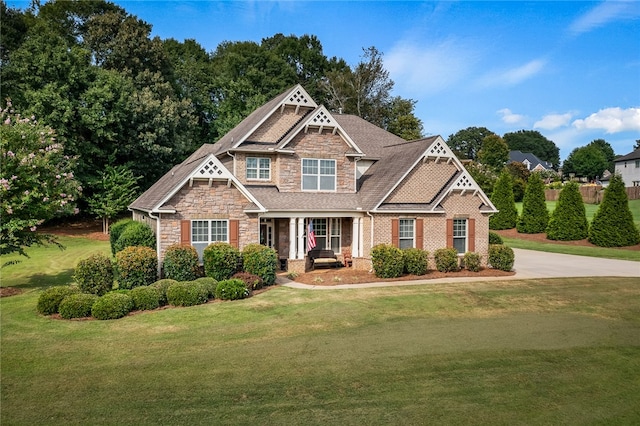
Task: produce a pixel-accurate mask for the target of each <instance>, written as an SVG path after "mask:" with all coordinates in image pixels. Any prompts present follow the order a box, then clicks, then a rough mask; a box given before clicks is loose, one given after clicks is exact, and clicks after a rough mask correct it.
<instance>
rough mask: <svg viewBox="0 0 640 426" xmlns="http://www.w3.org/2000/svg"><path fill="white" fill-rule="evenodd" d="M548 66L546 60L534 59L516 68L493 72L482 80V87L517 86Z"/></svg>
mask: <svg viewBox="0 0 640 426" xmlns="http://www.w3.org/2000/svg"><path fill="white" fill-rule="evenodd" d="M546 64H547V61H546V60H545V59H534V60H532V61H529V62H527V63H526V64H524V65H520V66H517V67H514V68H510V69H506V70H499V71H493V72H490V73H488V74H486V75H485V76H484V77H482V78H481V79H480V84H481V85H482V86H487V87H491V86H515V85H517V84H520V83H522V82H523V81H525V80H528V79H530V78H532V77H534V76H535V75H537V74H538V73H540V71H542V70H543V69H544V67H545V65H546Z"/></svg>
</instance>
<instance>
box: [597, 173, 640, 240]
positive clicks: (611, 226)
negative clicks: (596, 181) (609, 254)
mask: <svg viewBox="0 0 640 426" xmlns="http://www.w3.org/2000/svg"><path fill="white" fill-rule="evenodd" d="M588 239H589V242H591V243H592V244H595V245H597V246H600V247H626V246H633V245H635V244H638V243H640V234H639V233H638V229H637V228H636V227H635V224H634V223H633V215H632V214H631V210H630V209H629V199H628V198H627V192H626V190H625V188H624V182H623V181H622V177H621V176H620V175H619V174H614V175H613V176H611V180H610V181H609V186H607V188H606V189H605V190H604V197H603V198H602V204H600V207H598V211H597V212H596V214H595V215H594V216H593V220H592V221H591V227H590V228H589V238H588Z"/></svg>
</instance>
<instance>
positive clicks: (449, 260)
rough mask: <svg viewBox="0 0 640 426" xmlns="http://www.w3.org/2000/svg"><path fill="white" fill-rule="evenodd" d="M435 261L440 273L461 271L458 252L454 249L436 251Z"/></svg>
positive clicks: (434, 254) (434, 253)
mask: <svg viewBox="0 0 640 426" xmlns="http://www.w3.org/2000/svg"><path fill="white" fill-rule="evenodd" d="M433 259H434V261H435V263H436V269H437V270H438V271H439V272H456V271H459V270H460V262H459V260H458V251H457V250H456V249H454V248H453V247H450V248H441V249H438V250H436V251H434V252H433Z"/></svg>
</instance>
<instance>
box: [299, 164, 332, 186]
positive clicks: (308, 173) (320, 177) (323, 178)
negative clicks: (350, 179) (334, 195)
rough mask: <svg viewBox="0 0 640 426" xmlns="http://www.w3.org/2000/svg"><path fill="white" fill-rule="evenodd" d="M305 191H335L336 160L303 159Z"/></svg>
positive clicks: (303, 184)
mask: <svg viewBox="0 0 640 426" xmlns="http://www.w3.org/2000/svg"><path fill="white" fill-rule="evenodd" d="M302 190H303V191H335V190H336V160H321V159H315V158H303V159H302Z"/></svg>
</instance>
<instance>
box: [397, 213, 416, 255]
mask: <svg viewBox="0 0 640 426" xmlns="http://www.w3.org/2000/svg"><path fill="white" fill-rule="evenodd" d="M415 230H416V220H415V219H400V220H399V221H398V246H399V248H401V249H408V248H414V247H415V246H416V245H415V235H416V232H415Z"/></svg>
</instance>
